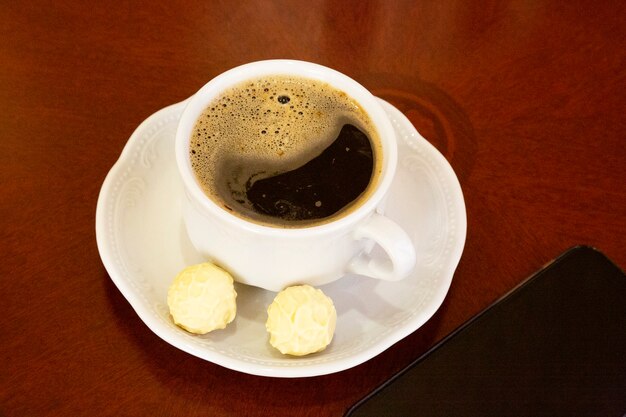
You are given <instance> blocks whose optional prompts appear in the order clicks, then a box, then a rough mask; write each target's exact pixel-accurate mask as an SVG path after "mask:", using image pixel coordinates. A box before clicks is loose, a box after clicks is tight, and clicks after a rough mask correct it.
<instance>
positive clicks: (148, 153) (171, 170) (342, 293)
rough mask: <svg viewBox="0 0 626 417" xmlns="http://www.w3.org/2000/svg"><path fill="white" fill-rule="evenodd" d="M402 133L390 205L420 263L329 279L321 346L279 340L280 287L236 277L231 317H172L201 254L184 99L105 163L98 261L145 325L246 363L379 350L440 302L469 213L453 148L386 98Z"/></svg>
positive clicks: (293, 365) (292, 362) (308, 365)
mask: <svg viewBox="0 0 626 417" xmlns="http://www.w3.org/2000/svg"><path fill="white" fill-rule="evenodd" d="M380 101H381V104H382V105H383V107H384V109H385V110H386V111H387V113H388V115H389V117H390V118H391V120H392V122H393V125H394V127H395V129H396V131H397V134H398V155H399V160H398V171H397V173H396V178H395V179H394V183H393V185H392V187H391V191H390V194H389V199H388V202H387V206H386V211H385V212H386V214H387V215H388V216H389V217H390V218H392V219H394V220H395V221H397V222H398V223H399V224H400V225H401V226H402V227H403V228H404V229H405V230H406V231H407V232H408V233H409V235H410V236H411V238H412V240H413V242H414V244H415V247H416V251H417V256H418V260H417V263H418V266H417V268H416V269H415V272H414V273H413V275H412V276H410V277H408V278H406V279H404V280H403V281H400V282H382V281H377V280H374V279H370V278H364V277H359V276H346V277H344V278H342V279H340V280H338V281H335V282H334V283H331V284H328V285H325V286H324V287H322V289H323V291H324V292H325V293H326V294H327V295H328V296H330V297H331V298H332V299H333V301H334V303H335V307H336V308H337V314H338V318H337V329H336V331H335V337H334V339H333V341H332V343H331V344H330V346H329V347H328V348H327V349H326V350H325V351H323V352H320V353H317V354H313V355H310V356H306V357H302V358H296V357H287V356H283V355H281V354H280V353H279V352H278V351H276V350H275V349H274V348H272V347H271V345H270V344H269V342H268V335H267V333H266V331H265V320H266V318H267V313H266V310H267V307H268V306H269V304H270V303H271V302H272V299H273V298H274V296H275V294H274V293H271V292H268V291H264V290H261V289H258V288H254V287H248V286H245V285H241V284H237V286H236V289H237V293H238V297H237V309H238V311H237V317H236V318H235V320H234V321H233V323H231V324H230V325H229V326H228V327H227V328H226V329H224V330H219V331H216V332H212V333H209V334H207V335H204V336H195V335H191V334H189V333H186V332H185V331H183V330H181V329H180V328H178V327H177V326H176V325H174V323H173V322H172V320H171V319H170V316H169V312H168V307H167V303H166V297H167V289H168V287H169V285H170V283H171V281H172V280H173V278H174V277H175V276H176V274H177V273H178V272H179V271H180V270H182V269H183V268H184V267H185V266H188V265H191V264H194V263H199V262H202V261H203V259H202V258H201V257H200V256H199V255H198V253H197V252H196V251H195V250H194V248H193V247H192V246H191V244H190V242H189V241H188V239H187V236H186V234H185V231H184V227H183V224H182V218H181V205H180V203H181V200H182V198H183V197H182V193H183V188H182V182H181V180H180V179H179V177H178V173H177V171H176V163H175V158H174V132H175V130H176V125H177V122H178V118H179V116H180V114H181V112H182V110H183V108H184V106H185V102H181V103H178V104H174V105H172V106H169V107H166V108H164V109H162V110H160V111H158V112H157V113H155V114H153V115H152V116H150V117H149V118H148V119H147V120H145V121H144V122H143V123H142V124H141V125H140V126H139V127H138V128H137V130H135V132H134V133H133V134H132V136H131V137H130V139H129V141H128V143H127V144H126V146H125V147H124V150H123V152H122V155H121V156H120V158H119V160H118V161H117V163H116V164H115V165H114V166H113V168H111V171H110V172H109V174H108V175H107V177H106V179H105V181H104V184H103V185H102V189H101V191H100V196H99V199H98V207H97V211H96V235H97V241H98V250H99V251H100V256H101V257H102V261H103V263H104V265H105V267H106V269H107V271H108V273H109V275H110V276H111V279H112V280H113V282H114V283H115V285H116V286H117V287H118V288H119V290H120V291H121V293H122V294H123V295H124V297H126V299H127V300H128V302H129V303H130V304H131V306H132V307H133V308H134V309H135V311H136V312H137V314H138V315H139V317H140V318H141V319H142V320H143V321H144V322H145V323H146V325H147V326H148V327H149V328H150V329H151V330H152V331H153V332H154V333H156V334H157V335H158V336H159V337H161V338H162V339H163V340H165V341H166V342H168V343H171V344H172V345H174V346H176V347H178V348H179V349H182V350H183V351H186V352H188V353H191V354H192V355H195V356H198V357H200V358H203V359H205V360H208V361H211V362H213V363H216V364H219V365H222V366H225V367H227V368H230V369H234V370H237V371H241V372H246V373H249V374H255V375H265V376H274V377H305V376H314V375H323V374H329V373H333V372H338V371H341V370H344V369H348V368H351V367H353V366H356V365H358V364H360V363H363V362H365V361H367V360H368V359H371V358H373V357H374V356H376V355H377V354H379V353H381V352H382V351H384V350H385V349H387V348H388V347H389V346H391V345H393V344H394V343H396V342H397V341H399V340H401V339H402V338H404V337H406V336H407V335H409V334H410V333H412V332H414V331H415V330H417V329H418V328H419V327H420V326H422V325H423V324H424V323H425V322H426V321H427V320H428V319H429V318H430V317H431V316H432V315H433V314H434V313H435V311H436V310H437V308H439V306H440V305H441V303H442V302H443V299H444V297H445V295H446V293H447V292H448V288H449V286H450V283H451V281H452V275H453V273H454V270H455V269H456V266H457V265H458V262H459V260H460V258H461V253H462V251H463V246H464V244H465V234H466V227H467V222H466V214H465V204H464V201H463V195H462V193H461V187H460V185H459V182H458V180H457V178H456V176H455V174H454V171H453V170H452V168H451V167H450V165H449V164H448V162H447V161H446V159H445V158H444V157H443V156H442V155H441V154H440V153H439V152H438V151H437V150H436V149H435V148H434V147H433V146H432V145H430V144H429V143H428V142H427V141H426V140H425V139H424V138H422V137H421V136H420V135H419V134H418V133H417V131H416V130H415V128H414V127H413V125H412V124H411V123H410V122H409V120H408V119H407V118H406V117H405V116H404V115H403V114H401V113H400V112H399V111H398V110H397V109H396V108H395V107H393V106H392V105H390V104H389V103H387V102H385V101H383V100H380Z"/></svg>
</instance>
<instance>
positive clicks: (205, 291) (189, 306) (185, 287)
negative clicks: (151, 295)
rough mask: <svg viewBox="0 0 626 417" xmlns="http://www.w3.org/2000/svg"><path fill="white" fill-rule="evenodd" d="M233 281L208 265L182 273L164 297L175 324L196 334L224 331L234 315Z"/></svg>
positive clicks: (201, 265) (220, 270)
mask: <svg viewBox="0 0 626 417" xmlns="http://www.w3.org/2000/svg"><path fill="white" fill-rule="evenodd" d="M236 298H237V293H236V292H235V288H234V286H233V277H232V276H231V275H230V274H229V273H228V272H226V271H224V270H223V269H222V268H220V267H218V266H217V265H214V264H212V263H210V262H206V263H203V264H198V265H193V266H190V267H187V268H185V269H183V270H182V271H181V272H180V273H179V274H178V275H177V276H176V278H175V279H174V282H173V283H172V285H171V286H170V288H169V291H168V293H167V305H168V306H169V308H170V314H171V315H172V317H173V318H174V323H176V324H177V325H179V326H180V327H182V328H183V329H185V330H187V331H189V332H191V333H197V334H205V333H208V332H210V331H213V330H216V329H223V328H224V327H226V325H227V324H228V323H230V322H231V321H233V319H234V318H235V314H236V313H237V305H236V303H235V299H236Z"/></svg>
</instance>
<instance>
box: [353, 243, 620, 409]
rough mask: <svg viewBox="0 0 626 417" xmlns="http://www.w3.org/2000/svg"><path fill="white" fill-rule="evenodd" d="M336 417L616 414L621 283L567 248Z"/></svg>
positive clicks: (592, 258)
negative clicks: (344, 413) (342, 414)
mask: <svg viewBox="0 0 626 417" xmlns="http://www.w3.org/2000/svg"><path fill="white" fill-rule="evenodd" d="M346 416H352V417H365V416H377V417H380V416H424V417H427V416H464V417H466V416H593V417H598V416H616V417H626V276H625V275H624V272H623V271H622V270H621V269H620V268H618V267H617V266H616V265H615V264H613V263H612V262H611V261H610V260H609V259H608V258H607V257H606V256H605V255H603V254H602V253H601V252H599V251H597V250H595V249H593V248H589V247H584V246H581V247H575V248H572V249H570V250H569V251H567V252H566V253H564V254H562V255H561V256H559V257H558V258H557V259H555V260H554V261H552V262H551V263H550V264H548V265H546V266H545V267H544V268H543V269H542V270H540V271H539V272H537V273H535V274H534V275H533V276H531V277H530V278H528V279H527V280H525V281H524V282H523V283H522V284H520V285H519V286H518V287H516V288H515V289H514V290H512V291H511V292H510V293H508V294H507V295H505V296H504V297H502V298H501V299H500V300H498V301H496V302H495V303H494V304H493V305H491V306H490V307H488V308H487V309H485V310H484V311H483V312H481V313H479V314H478V315H476V316H475V317H474V318H472V319H470V320H469V321H468V322H467V323H465V324H463V325H462V326H461V327H460V328H458V329H457V330H455V331H454V332H453V333H452V334H450V335H449V336H447V337H446V338H445V339H444V340H442V341H441V342H440V343H438V344H437V345H436V346H434V347H433V348H432V349H430V350H429V351H428V352H427V353H426V354H424V355H422V356H421V357H420V358H418V359H417V360H416V361H415V362H413V363H412V364H410V365H409V366H408V367H407V368H406V369H404V370H403V371H401V372H399V373H398V374H397V375H395V376H393V377H392V378H391V379H390V380H389V381H387V382H385V383H383V384H382V385H381V386H380V387H378V388H376V389H375V390H374V391H373V392H371V393H370V394H368V395H367V396H366V397H365V398H363V399H362V400H360V401H359V402H357V403H356V404H355V405H354V406H352V407H351V408H350V409H349V410H348V412H347V414H346Z"/></svg>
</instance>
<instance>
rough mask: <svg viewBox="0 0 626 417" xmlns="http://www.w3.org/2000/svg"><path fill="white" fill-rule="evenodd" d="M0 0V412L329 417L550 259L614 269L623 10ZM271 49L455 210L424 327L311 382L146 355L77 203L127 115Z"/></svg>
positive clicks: (146, 339)
mask: <svg viewBox="0 0 626 417" xmlns="http://www.w3.org/2000/svg"><path fill="white" fill-rule="evenodd" d="M3 3H4V4H3V5H2V6H1V7H0V143H1V152H0V172H1V174H2V175H1V176H0V185H1V187H0V198H1V200H0V201H1V203H0V208H1V215H0V245H1V246H0V254H1V255H0V256H1V259H2V262H1V263H0V290H1V291H0V295H1V297H2V298H1V299H2V303H1V304H0V305H1V306H2V308H1V314H0V317H1V318H0V415H2V416H7V417H9V416H42V415H54V416H59V415H73V416H80V415H85V416H91V415H152V416H160V415H163V416H165V415H168V416H170V415H171V416H174V415H180V416H200V415H203V416H204V415H233V416H234V415H237V416H244V415H245V416H256V415H258V416H267V415H272V416H291V415H303V416H306V415H310V416H316V417H321V416H340V415H342V414H343V413H344V412H345V410H346V409H347V407H348V406H349V405H350V404H352V403H353V402H355V401H356V400H358V399H359V398H361V397H362V396H364V395H365V394H366V393H367V392H368V391H369V390H371V389H373V388H374V387H376V386H377V385H378V384H380V383H381V382H383V381H384V380H385V379H386V378H388V377H389V376H391V375H392V374H394V373H395V372H396V371H398V370H400V369H401V368H402V367H404V366H405V365H407V364H408V363H410V362H411V361H412V360H413V359H415V358H416V357H418V356H419V355H421V354H422V353H423V352H425V351H426V350H427V349H428V348H429V347H430V346H432V345H433V344H434V343H436V342H437V341H438V340H440V339H441V338H442V337H444V336H445V335H447V334H448V333H450V332H451V331H452V330H453V329H455V328H456V327H457V326H459V325H460V324H461V323H463V322H464V321H466V320H467V319H469V318H470V317H471V316H473V315H474V314H476V313H478V312H479V311H480V310H481V309H483V308H484V307H486V306H487V305H489V304H490V303H491V302H492V301H494V300H495V299H497V298H498V297H499V296H501V295H503V294H504V293H506V292H507V291H509V290H510V289H511V288H513V287H514V286H515V285H516V284H518V283H519V282H521V281H522V280H524V279H525V278H526V277H527V276H529V275H530V274H531V273H532V272H534V271H535V270H537V269H538V268H540V267H541V266H542V265H543V264H545V263H546V262H548V261H550V260H551V259H553V258H554V257H556V256H557V255H558V254H559V253H561V252H562V251H564V250H566V249H567V248H569V247H571V246H574V245H577V244H587V245H592V246H595V247H597V248H599V249H600V250H602V251H603V252H604V253H606V254H607V255H608V256H609V257H610V258H612V259H613V260H614V261H615V262H616V263H617V264H618V265H621V266H622V267H625V266H626V250H625V249H626V245H625V242H626V239H625V237H624V236H625V233H626V220H625V219H626V188H625V186H624V184H625V183H626V181H625V180H626V175H625V174H626V171H625V167H626V150H625V149H626V148H625V145H624V144H625V140H626V118H625V117H624V111H625V109H626V52H625V51H626V42H625V39H626V31H625V29H624V28H625V27H626V25H625V24H624V23H625V21H624V16H625V15H626V7H624V3H623V2H618V1H615V2H611V1H604V2H584V1H580V2H554V1H536V2H527V1H485V2H412V1H388V2H386V1H381V2H363V1H344V2H330V1H318V0H308V1H306V2H295V1H276V2H270V1H263V0H261V1H257V2H230V1H222V2H219V1H211V2H208V1H198V2H194V3H191V2H183V1H179V2H162V3H161V4H155V5H146V6H143V5H140V4H134V3H123V2H122V3H120V2H113V1H110V2H107V1H102V2H86V1H85V2H70V1H56V2H49V3H45V2H3ZM279 57H280V58H294V59H302V60H308V61H313V62H317V63H320V64H323V65H327V66H330V67H332V68H335V69H337V70H339V71H342V72H344V73H346V74H348V75H349V76H351V77H353V78H355V79H356V80H358V81H360V82H361V83H362V84H364V85H365V86H366V87H368V88H369V89H370V90H371V91H372V92H373V93H374V94H376V95H378V96H380V97H383V98H385V99H386V100H388V101H389V102H391V103H392V104H394V105H395V106H397V107H398V108H400V109H401V110H402V111H403V112H404V113H405V114H406V115H407V116H408V117H409V118H410V120H411V121H412V122H413V124H414V125H415V126H416V127H417V129H418V130H419V131H420V132H421V133H422V134H423V135H424V136H425V137H426V138H427V139H428V140H429V141H430V142H431V143H432V144H434V145H435V146H436V147H437V148H438V149H439V150H440V151H441V152H442V153H443V154H444V155H445V157H446V158H447V159H448V160H449V162H450V163H451V165H452V167H453V168H454V170H455V172H456V174H457V176H458V178H459V180H460V182H461V186H462V188H463V192H464V196H465V201H466V205H467V216H468V234H467V242H466V246H465V251H464V254H463V257H462V259H461V262H460V265H459V267H458V269H457V272H456V274H455V277H454V280H453V283H452V287H451V288H450V291H449V293H448V296H447V298H446V300H445V302H444V303H443V305H442V306H441V308H440V309H439V311H438V312H437V313H436V314H435V316H434V317H433V318H432V319H431V320H430V321H429V322H428V323H427V324H426V325H425V326H423V327H422V328H420V329H419V330H417V331H416V332H414V333H413V334H411V335H410V336H409V337H407V338H406V339H404V340H402V341H401V342H399V343H397V344H395V345H394V346H392V347H391V348H390V349H388V350H387V351H385V352H384V353H382V354H380V355H379V356H377V357H375V358H374V359H372V360H370V361H368V362H366V363H364V364H362V365H360V366H357V367H356V368H353V369H350V370H347V371H344V372H340V373H337V374H332V375H327V376H322V377H315V378H304V379H273V378H264V377H257V376H251V375H246V374H242V373H238V372H235V371H231V370H228V369H225V368H223V367H220V366H218V365H214V364H212V363H209V362H205V361H203V360H200V359H198V358H195V357H193V356H191V355H188V354H186V353H184V352H182V351H179V350H177V349H176V348H174V347H172V346H170V345H168V344H167V343H165V342H163V341H162V340H161V339H159V338H158V337H157V336H155V335H154V334H153V333H152V332H151V331H150V330H149V329H148V328H147V327H146V325H144V323H143V322H142V321H141V320H140V319H139V318H138V316H137V315H136V314H135V312H134V311H133V309H132V308H131V307H130V305H129V304H128V302H127V301H126V300H125V298H124V297H123V296H122V295H121V293H120V292H119V291H118V289H117V288H116V287H115V285H114V284H113V283H112V281H111V280H110V278H109V276H108V274H107V272H106V271H105V269H104V266H103V264H102V262H101V260H100V257H99V254H98V250H97V247H96V239H95V227H94V223H95V208H96V201H97V197H98V192H99V190H100V187H101V185H102V182H103V180H104V177H105V176H106V174H107V172H108V171H109V169H110V168H111V166H112V165H113V163H114V162H115V161H116V160H117V158H118V156H119V154H120V152H121V150H122V148H123V146H124V144H125V143H126V141H127V140H128V138H129V136H130V134H131V133H132V132H133V130H134V129H135V127H137V125H138V124H139V123H140V122H141V121H142V120H144V119H145V118H146V117H147V116H148V115H150V114H152V113H153V112H155V111H156V110H158V109H160V108H162V107H164V106H166V105H169V104H172V103H175V102H178V101H180V100H182V99H185V98H186V97H188V96H190V95H191V94H193V93H194V92H195V91H196V90H197V89H198V88H199V87H200V86H201V85H203V84H204V83H205V82H207V81H208V80H209V79H211V78H212V77H214V76H216V75H217V74H219V73H221V72H223V71H225V70H227V69H229V68H231V67H234V66H236V65H239V64H242V63H246V62H250V61H255V60H260V59H267V58H279Z"/></svg>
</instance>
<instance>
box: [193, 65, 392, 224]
mask: <svg viewBox="0 0 626 417" xmlns="http://www.w3.org/2000/svg"><path fill="white" fill-rule="evenodd" d="M379 148H380V144H379V140H378V136H377V132H376V130H375V129H374V128H373V126H372V122H371V120H370V119H369V117H368V116H367V114H366V113H365V112H364V111H363V109H362V108H361V107H360V106H359V105H358V104H357V103H355V102H354V100H353V99H352V98H350V97H349V96H347V95H346V94H345V93H344V92H342V91H340V90H337V89H335V88H334V87H331V86H330V85H328V84H326V83H323V82H320V81H316V80H311V79H306V78H293V77H284V76H272V77H266V78H260V79H255V80H250V81H247V82H245V83H242V84H240V85H238V86H236V87H234V88H231V89H230V90H228V91H226V92H225V93H223V94H222V95H221V96H220V97H217V98H216V99H215V100H214V101H213V102H212V103H211V104H210V105H209V106H208V107H207V109H206V110H205V111H204V112H203V114H202V115H201V116H200V117H199V118H198V120H197V122H196V125H195V127H194V132H193V135H192V138H191V142H190V158H191V164H192V167H193V169H194V172H195V174H196V177H197V179H198V181H199V183H200V184H201V185H202V188H203V189H204V191H205V193H206V194H207V195H208V196H209V197H210V198H211V199H213V200H214V201H215V202H216V203H218V204H220V205H222V206H223V207H224V208H225V209H227V210H229V211H231V212H232V213H234V214H236V215H238V216H240V217H243V218H248V219H250V220H253V221H256V222H259V223H261V224H266V225H271V226H277V227H300V226H309V225H315V224H321V223H324V222H326V221H328V220H332V219H335V218H336V217H337V216H342V215H343V214H344V213H349V212H350V211H351V209H352V208H353V207H358V206H359V205H360V202H362V201H363V200H364V199H365V198H366V196H367V195H368V194H369V191H371V189H373V187H374V184H375V183H376V181H377V180H378V173H379V171H380V165H381V161H380V159H381V156H380V149H379Z"/></svg>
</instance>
